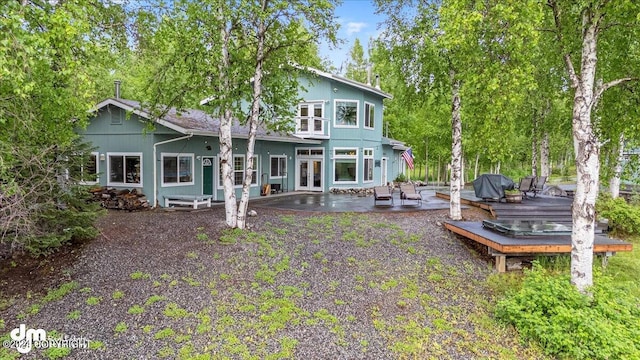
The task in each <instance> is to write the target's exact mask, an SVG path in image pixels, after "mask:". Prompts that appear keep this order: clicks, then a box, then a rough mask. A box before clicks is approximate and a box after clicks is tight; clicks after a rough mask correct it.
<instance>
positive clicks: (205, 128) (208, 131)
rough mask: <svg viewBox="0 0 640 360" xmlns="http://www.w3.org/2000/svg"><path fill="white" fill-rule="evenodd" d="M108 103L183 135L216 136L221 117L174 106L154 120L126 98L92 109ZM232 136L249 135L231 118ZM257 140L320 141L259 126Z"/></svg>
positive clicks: (148, 113) (145, 111)
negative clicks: (178, 108)
mask: <svg viewBox="0 0 640 360" xmlns="http://www.w3.org/2000/svg"><path fill="white" fill-rule="evenodd" d="M107 105H113V106H116V107H119V108H121V109H124V110H126V111H130V112H132V113H134V114H136V115H138V116H140V117H142V118H145V119H147V120H150V121H155V123H157V124H160V125H162V126H165V127H167V128H169V129H172V130H174V131H177V132H179V133H181V134H186V135H202V136H218V134H219V131H220V119H217V118H214V117H211V116H210V115H209V114H207V113H206V112H204V111H202V110H196V109H185V110H180V111H178V110H177V109H176V108H170V109H169V111H168V112H167V113H166V114H165V115H164V116H162V118H159V119H154V116H152V115H151V114H150V112H149V111H148V110H147V109H144V108H143V107H142V105H141V104H140V102H138V101H134V100H127V99H113V98H109V99H106V100H104V101H102V102H101V103H99V104H97V105H96V107H95V109H96V110H98V109H101V108H103V107H105V106H107ZM231 136H232V137H233V138H239V139H247V138H248V137H249V127H248V126H244V125H242V124H240V122H239V121H237V120H234V122H233V125H232V126H231ZM256 139H258V140H266V141H279V142H291V143H304V144H320V143H321V142H320V141H318V140H310V139H302V138H299V137H296V136H292V135H287V134H282V133H276V132H273V131H270V130H268V129H266V128H265V127H263V126H258V130H257V134H256Z"/></svg>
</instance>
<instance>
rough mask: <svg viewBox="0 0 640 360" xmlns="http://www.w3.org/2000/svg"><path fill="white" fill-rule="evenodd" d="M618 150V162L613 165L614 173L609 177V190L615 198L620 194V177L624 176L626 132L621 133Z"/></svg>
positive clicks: (616, 160)
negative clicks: (623, 163)
mask: <svg viewBox="0 0 640 360" xmlns="http://www.w3.org/2000/svg"><path fill="white" fill-rule="evenodd" d="M616 150H617V151H616V152H617V154H616V159H615V162H616V163H615V165H614V166H613V174H612V175H611V178H610V179H609V192H610V193H611V197H612V198H614V199H615V198H617V197H618V196H620V178H621V177H622V162H623V161H624V134H620V137H619V138H618V147H617V149H616Z"/></svg>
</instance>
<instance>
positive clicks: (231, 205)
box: [219, 110, 237, 227]
mask: <svg viewBox="0 0 640 360" xmlns="http://www.w3.org/2000/svg"><path fill="white" fill-rule="evenodd" d="M232 121H233V116H232V113H231V110H225V112H224V116H223V118H222V119H221V121H220V136H219V138H220V171H221V172H222V187H223V189H224V210H225V221H226V223H227V225H228V226H229V227H236V225H237V218H236V208H237V203H236V191H235V188H234V180H233V143H232V141H231V123H232Z"/></svg>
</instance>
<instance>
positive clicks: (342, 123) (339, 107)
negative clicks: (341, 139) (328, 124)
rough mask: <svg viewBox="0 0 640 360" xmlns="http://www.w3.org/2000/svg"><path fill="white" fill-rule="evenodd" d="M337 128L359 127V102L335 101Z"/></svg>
mask: <svg viewBox="0 0 640 360" xmlns="http://www.w3.org/2000/svg"><path fill="white" fill-rule="evenodd" d="M335 126H336V127H358V101H356V100H336V101H335Z"/></svg>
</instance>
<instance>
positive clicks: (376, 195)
mask: <svg viewBox="0 0 640 360" xmlns="http://www.w3.org/2000/svg"><path fill="white" fill-rule="evenodd" d="M378 201H383V202H386V203H385V204H384V205H389V206H393V194H391V188H389V187H388V186H374V187H373V205H374V206H378Z"/></svg>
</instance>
